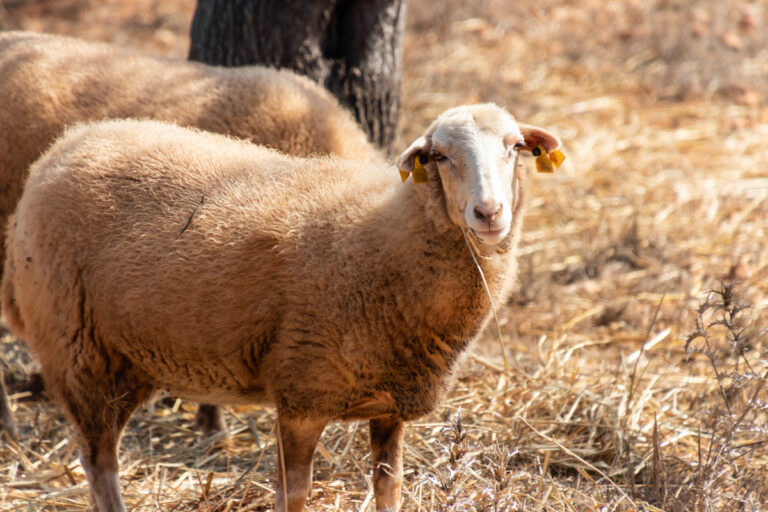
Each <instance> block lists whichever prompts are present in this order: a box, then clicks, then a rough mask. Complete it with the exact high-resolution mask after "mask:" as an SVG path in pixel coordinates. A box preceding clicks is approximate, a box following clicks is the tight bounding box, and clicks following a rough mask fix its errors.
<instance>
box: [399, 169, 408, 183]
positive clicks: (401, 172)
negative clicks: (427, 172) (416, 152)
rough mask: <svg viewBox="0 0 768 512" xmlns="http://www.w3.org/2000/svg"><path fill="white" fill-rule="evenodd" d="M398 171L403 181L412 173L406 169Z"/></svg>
mask: <svg viewBox="0 0 768 512" xmlns="http://www.w3.org/2000/svg"><path fill="white" fill-rule="evenodd" d="M398 172H399V173H400V179H401V180H402V181H403V183H405V180H407V179H408V175H409V174H411V173H409V172H405V171H398Z"/></svg>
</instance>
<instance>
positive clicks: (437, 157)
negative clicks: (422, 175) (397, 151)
mask: <svg viewBox="0 0 768 512" xmlns="http://www.w3.org/2000/svg"><path fill="white" fill-rule="evenodd" d="M539 145H541V146H544V148H545V149H546V150H547V151H552V150H554V149H555V148H557V147H559V145H560V141H559V140H558V139H557V137H555V136H554V135H552V134H551V133H549V132H547V131H545V130H542V129H540V128H536V127H533V126H528V125H518V124H517V123H516V122H515V120H514V118H513V117H512V116H510V115H509V114H508V113H507V112H506V111H505V110H503V109H501V108H500V107H497V106H496V105H490V104H484V105H471V106H463V107H457V108H453V109H450V110H447V111H446V112H444V113H443V114H442V115H440V117H438V118H437V120H436V121H435V122H434V123H432V126H430V127H429V129H428V130H427V133H426V134H425V135H424V136H422V137H419V139H417V140H416V141H415V142H414V143H413V144H411V146H410V147H409V148H408V149H407V150H406V151H405V152H404V153H403V154H402V155H401V156H400V158H399V159H398V167H399V168H400V170H401V171H404V172H410V171H412V170H413V169H414V166H416V167H418V165H419V163H417V161H416V159H417V158H418V159H419V162H426V166H427V168H428V170H431V171H432V175H433V176H434V177H435V178H436V177H438V176H439V179H440V182H441V183H442V186H443V190H444V194H445V202H446V208H447V214H448V216H449V217H450V219H451V221H452V222H453V223H454V224H456V225H457V226H460V227H462V228H466V229H468V230H470V231H471V232H473V233H474V234H475V236H476V237H477V238H478V239H479V240H480V241H481V242H482V243H483V244H487V245H496V244H498V243H500V242H501V241H502V240H504V239H505V238H506V237H507V236H508V235H509V233H510V229H511V227H512V224H513V218H512V217H513V213H515V212H516V211H517V209H518V208H517V207H518V202H519V200H520V193H519V192H520V190H519V187H520V177H519V174H518V172H519V171H518V169H517V161H518V157H519V154H520V151H523V150H528V151H530V150H532V149H533V148H534V147H537V146H539ZM430 165H433V166H434V167H430ZM435 170H436V173H434V171H435Z"/></svg>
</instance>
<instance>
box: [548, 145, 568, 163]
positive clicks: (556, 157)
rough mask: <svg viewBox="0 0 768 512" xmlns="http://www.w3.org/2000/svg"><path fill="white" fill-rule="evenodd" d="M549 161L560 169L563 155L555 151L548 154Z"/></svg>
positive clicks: (557, 150)
mask: <svg viewBox="0 0 768 512" xmlns="http://www.w3.org/2000/svg"><path fill="white" fill-rule="evenodd" d="M549 159H550V160H552V163H553V164H555V167H560V164H562V163H563V160H565V155H564V154H563V152H562V151H560V150H559V149H556V150H554V151H553V152H551V153H550V154H549Z"/></svg>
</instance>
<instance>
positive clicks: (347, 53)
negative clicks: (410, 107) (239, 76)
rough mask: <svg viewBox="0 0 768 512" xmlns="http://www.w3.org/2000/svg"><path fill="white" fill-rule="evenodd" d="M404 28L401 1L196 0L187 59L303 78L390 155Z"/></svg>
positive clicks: (396, 117) (397, 98) (395, 124)
mask: <svg viewBox="0 0 768 512" xmlns="http://www.w3.org/2000/svg"><path fill="white" fill-rule="evenodd" d="M404 27H405V0H198V4H197V10H196V11H195V15H194V18H193V20H192V30H191V40H192V42H191V47H190V50H189V59H190V60H195V61H200V62H205V63H206V64H211V65H220V66H243V65H248V64H262V65H269V66H275V67H281V68H290V69H293V70H294V71H297V72H298V73H301V74H304V75H307V76H309V77H310V78H312V79H313V80H315V81H316V82H318V83H320V84H323V85H324V86H325V87H326V88H327V89H328V90H329V91H331V92H332V93H333V94H334V95H335V96H336V97H337V98H338V99H339V101H340V102H341V103H342V104H343V105H346V106H347V107H348V108H350V109H351V110H352V112H353V113H354V114H355V116H356V117H357V120H358V121H359V122H360V124H361V126H362V127H363V129H364V130H365V131H366V132H367V133H368V136H369V138H370V139H371V140H372V141H373V142H374V143H376V144H378V145H379V146H381V147H382V148H384V149H386V150H389V149H390V148H391V145H392V142H393V141H394V138H395V135H396V130H397V121H398V117H399V115H400V82H401V79H402V64H401V63H402V42H403V31H404Z"/></svg>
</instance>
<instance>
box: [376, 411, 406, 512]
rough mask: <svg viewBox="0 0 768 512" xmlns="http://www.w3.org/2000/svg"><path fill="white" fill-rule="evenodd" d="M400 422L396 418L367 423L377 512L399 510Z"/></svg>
mask: <svg viewBox="0 0 768 512" xmlns="http://www.w3.org/2000/svg"><path fill="white" fill-rule="evenodd" d="M404 427H405V425H404V423H403V420H401V419H400V418H398V417H396V416H390V417H385V418H376V419H372V420H371V421H370V431H371V452H372V455H371V456H372V462H373V494H374V497H375V498H376V510H381V511H387V512H397V511H398V510H400V487H401V485H402V482H403V433H404V431H405V428H404Z"/></svg>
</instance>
